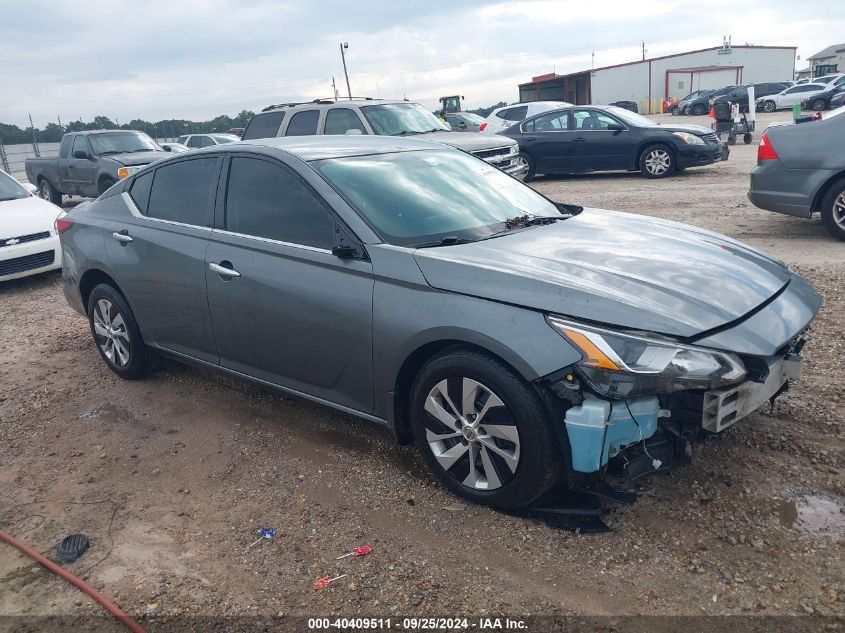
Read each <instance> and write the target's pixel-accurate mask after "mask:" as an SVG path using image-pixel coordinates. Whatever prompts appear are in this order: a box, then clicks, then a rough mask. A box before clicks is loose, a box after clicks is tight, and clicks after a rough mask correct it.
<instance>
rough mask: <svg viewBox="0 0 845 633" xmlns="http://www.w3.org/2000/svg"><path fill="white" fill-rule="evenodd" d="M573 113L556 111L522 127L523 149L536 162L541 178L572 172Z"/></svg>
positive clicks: (536, 168)
mask: <svg viewBox="0 0 845 633" xmlns="http://www.w3.org/2000/svg"><path fill="white" fill-rule="evenodd" d="M569 115H570V111H569V110H564V111H563V112H561V111H553V112H550V113H548V114H541V115H539V116H536V117H534V118H532V119H529V120H527V121H526V122H525V123H523V124H522V126H521V131H522V134H521V136H522V142H521V146H522V149H523V151H524V152H525V153H527V154H528V155H529V156H531V159H532V160H533V161H534V165H535V171H536V172H537V173H540V174H560V173H567V172H569V171H570V162H569V159H570V152H571V145H572V143H571V141H572V132H570V131H569Z"/></svg>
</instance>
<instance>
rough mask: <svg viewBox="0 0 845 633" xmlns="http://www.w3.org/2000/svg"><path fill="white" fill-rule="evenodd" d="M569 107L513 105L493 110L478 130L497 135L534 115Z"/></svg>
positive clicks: (536, 103) (537, 103)
mask: <svg viewBox="0 0 845 633" xmlns="http://www.w3.org/2000/svg"><path fill="white" fill-rule="evenodd" d="M571 106H572V104H571V103H567V102H566V101H530V102H528V103H514V104H513V105H509V106H505V107H503V108H496V109H495V110H493V111H492V112H491V113H490V114H489V115H487V119H485V121H484V123H482V124H481V126H480V127H479V128H478V129H479V131H481V132H485V133H487V134H498V133H499V132H501V131H502V130H507V129H508V128H509V127H511V126H512V125H516V124H517V123H519V122H520V121H524V120H525V119H527V118H528V117H530V116H534V115H535V114H540V113H541V112H546V111H548V110H557V109H558V108H569V107H571Z"/></svg>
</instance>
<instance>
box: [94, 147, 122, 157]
mask: <svg viewBox="0 0 845 633" xmlns="http://www.w3.org/2000/svg"><path fill="white" fill-rule="evenodd" d="M125 153H126V152H125V151H124V150H122V149H108V150H106V151H105V152H99V153H98V154H97V156H108V155H109V154H125Z"/></svg>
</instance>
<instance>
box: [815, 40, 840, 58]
mask: <svg viewBox="0 0 845 633" xmlns="http://www.w3.org/2000/svg"><path fill="white" fill-rule="evenodd" d="M842 52H845V43H843V44H834V45H833V46H828V47H827V48H826V49H824V50H823V51H819V52H818V53H816V54H815V55H813V56H812V57H808V58H807V59H825V58H826V57H834V56H835V55H836V54H837V53H842Z"/></svg>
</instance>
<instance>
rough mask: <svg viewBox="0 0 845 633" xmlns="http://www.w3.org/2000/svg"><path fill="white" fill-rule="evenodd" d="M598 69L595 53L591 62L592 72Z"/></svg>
mask: <svg viewBox="0 0 845 633" xmlns="http://www.w3.org/2000/svg"><path fill="white" fill-rule="evenodd" d="M595 67H596V52H595V51H593V61H592V62H590V70H593V69H594V68H595Z"/></svg>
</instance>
